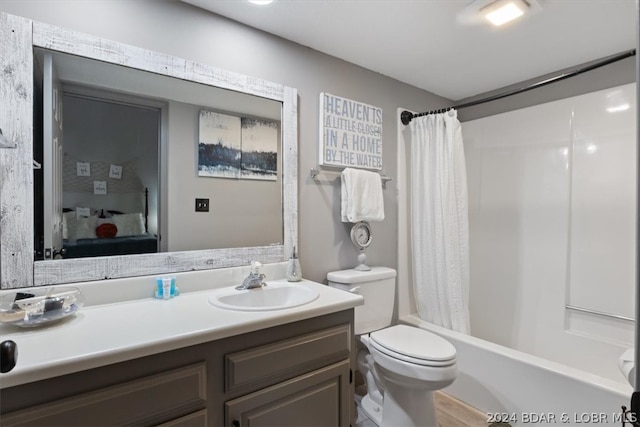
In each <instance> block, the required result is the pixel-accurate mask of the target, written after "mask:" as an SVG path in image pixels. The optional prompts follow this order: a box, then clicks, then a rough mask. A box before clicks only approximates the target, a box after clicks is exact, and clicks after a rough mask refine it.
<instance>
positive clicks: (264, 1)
mask: <svg viewBox="0 0 640 427" xmlns="http://www.w3.org/2000/svg"><path fill="white" fill-rule="evenodd" d="M249 3H253V4H257V5H258V6H266V5H268V4H271V3H273V0H249Z"/></svg>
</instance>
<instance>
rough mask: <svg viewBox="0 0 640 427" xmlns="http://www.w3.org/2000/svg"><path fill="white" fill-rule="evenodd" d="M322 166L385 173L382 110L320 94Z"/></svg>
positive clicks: (320, 153) (327, 94)
mask: <svg viewBox="0 0 640 427" xmlns="http://www.w3.org/2000/svg"><path fill="white" fill-rule="evenodd" d="M318 146H319V149H320V151H319V158H320V164H321V165H326V166H340V167H347V166H348V167H355V168H362V169H374V170H382V108H380V107H375V106H373V105H368V104H363V103H362V102H358V101H353V100H351V99H347V98H342V97H340V96H336V95H331V94H329V93H325V92H323V93H321V94H320V143H319V144H318Z"/></svg>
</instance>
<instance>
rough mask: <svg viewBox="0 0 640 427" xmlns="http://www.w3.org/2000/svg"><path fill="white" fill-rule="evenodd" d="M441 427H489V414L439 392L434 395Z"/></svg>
mask: <svg viewBox="0 0 640 427" xmlns="http://www.w3.org/2000/svg"><path fill="white" fill-rule="evenodd" d="M434 396H435V401H436V411H437V413H438V424H439V425H440V427H461V426H468V427H487V426H488V425H489V423H487V414H485V413H484V412H481V411H479V410H477V409H476V408H474V407H472V406H469V405H467V404H466V403H464V402H462V401H460V400H458V399H456V398H455V397H452V396H449V395H448V394H446V393H443V392H441V391H437V392H435V393H434Z"/></svg>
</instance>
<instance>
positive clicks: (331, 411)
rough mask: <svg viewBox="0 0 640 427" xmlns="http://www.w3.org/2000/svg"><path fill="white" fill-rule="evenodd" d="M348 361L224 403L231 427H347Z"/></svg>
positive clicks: (227, 420) (227, 421)
mask: <svg viewBox="0 0 640 427" xmlns="http://www.w3.org/2000/svg"><path fill="white" fill-rule="evenodd" d="M349 396H350V394H349V360H343V361H341V362H338V363H334V364H333V365H329V366H327V367H324V368H322V369H318V370H316V371H313V372H310V373H308V374H306V375H301V376H299V377H296V378H293V379H291V380H289V381H285V382H282V383H280V384H276V385H274V386H271V387H267V388H265V389H262V390H259V391H257V392H255V393H251V394H248V395H246V396H243V397H240V398H237V399H233V400H230V401H228V402H226V403H225V415H226V423H227V425H228V426H232V427H267V426H272V427H275V426H278V427H299V426H309V427H311V426H331V427H335V426H348V425H349V404H350V402H349V400H350V398H349Z"/></svg>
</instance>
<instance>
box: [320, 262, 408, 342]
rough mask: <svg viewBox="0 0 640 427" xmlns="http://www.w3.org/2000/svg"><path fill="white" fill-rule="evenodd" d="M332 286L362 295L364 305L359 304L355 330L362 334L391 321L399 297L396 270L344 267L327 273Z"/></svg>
mask: <svg viewBox="0 0 640 427" xmlns="http://www.w3.org/2000/svg"><path fill="white" fill-rule="evenodd" d="M327 281H328V282H329V286H331V287H334V288H338V289H342V290H345V291H348V292H352V293H355V294H359V295H362V296H363V297H364V305H361V306H359V307H356V308H355V319H354V323H355V334H356V335H362V334H366V333H369V332H373V331H377V330H378V329H382V328H386V327H387V326H389V325H391V317H392V316H393V307H394V301H395V297H396V271H395V270H394V269H393V268H387V267H371V270H369V271H358V270H354V269H351V270H340V271H332V272H330V273H328V274H327Z"/></svg>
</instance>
